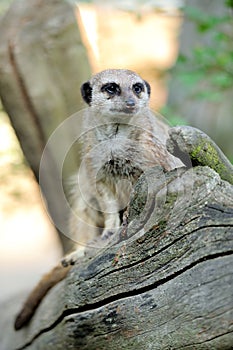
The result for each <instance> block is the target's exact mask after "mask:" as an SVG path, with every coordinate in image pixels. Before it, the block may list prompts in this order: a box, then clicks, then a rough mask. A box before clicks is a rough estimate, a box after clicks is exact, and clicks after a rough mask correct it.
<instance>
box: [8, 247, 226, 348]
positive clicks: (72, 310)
mask: <svg viewBox="0 0 233 350" xmlns="http://www.w3.org/2000/svg"><path fill="white" fill-rule="evenodd" d="M230 255H233V250H229V251H227V252H222V253H215V254H210V255H208V256H205V257H202V258H200V259H198V260H196V261H194V262H192V263H191V264H189V265H187V266H185V267H184V268H182V269H181V270H179V271H176V272H174V273H172V274H171V275H169V276H166V277H164V278H162V279H161V280H160V281H157V282H154V283H152V284H151V285H147V286H144V287H139V288H137V289H135V290H130V291H127V292H122V293H118V294H117V295H114V296H110V297H107V298H105V299H104V300H101V301H98V302H95V303H93V304H86V305H83V306H80V307H75V308H70V309H67V310H64V311H63V312H62V313H61V315H60V316H59V317H58V318H57V319H56V320H55V321H54V322H53V323H52V324H51V325H50V326H48V327H45V328H44V329H42V330H41V331H40V332H39V333H37V334H35V335H34V337H33V338H32V339H31V340H30V341H28V342H27V343H26V344H25V345H23V346H22V347H19V348H16V349H15V350H24V349H26V348H28V347H29V346H30V345H31V344H32V343H33V342H34V341H35V340H36V339H37V338H39V337H40V336H41V335H43V334H44V333H47V332H49V331H51V330H53V329H54V328H55V327H56V326H57V325H58V324H60V323H61V322H62V321H63V320H64V318H65V317H67V316H71V315H73V314H80V313H84V312H87V311H93V310H96V309H98V308H101V307H105V306H107V305H109V304H110V303H113V302H116V301H120V300H122V299H126V298H130V297H136V296H138V295H140V294H143V293H146V292H150V291H151V290H153V289H156V288H158V287H159V286H161V285H163V284H165V283H167V282H169V281H171V280H172V279H174V278H176V277H178V276H180V275H181V274H183V273H185V272H186V271H189V270H191V269H192V268H194V267H195V266H197V265H198V264H201V263H203V262H205V261H207V260H208V261H210V260H214V259H218V258H223V257H226V256H230ZM229 333H230V332H229ZM220 336H222V335H220ZM217 337H218V336H217ZM217 337H215V338H217ZM213 339H214V338H213ZM189 346H190V345H189ZM186 347H187V346H186ZM183 348H185V347H183ZM179 349H180V348H179Z"/></svg>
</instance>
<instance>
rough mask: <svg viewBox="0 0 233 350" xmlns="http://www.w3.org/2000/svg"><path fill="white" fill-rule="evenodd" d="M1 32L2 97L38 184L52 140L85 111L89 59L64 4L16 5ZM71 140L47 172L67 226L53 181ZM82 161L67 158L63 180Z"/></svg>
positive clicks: (49, 193) (50, 196) (53, 206)
mask: <svg viewBox="0 0 233 350" xmlns="http://www.w3.org/2000/svg"><path fill="white" fill-rule="evenodd" d="M0 32H1V36H0V97H1V100H2V103H3V106H4V108H5V110H6V111H7V113H8V115H9V117H10V119H11V122H12V125H13V127H14V129H15V131H16V134H17V136H18V139H19V141H20V144H21V147H22V150H23V152H24V155H25V157H26V159H27V160H28V163H29V165H30V166H31V168H32V170H33V172H34V174H35V176H36V178H37V180H38V181H39V168H40V160H41V155H42V152H43V150H44V147H45V145H46V143H47V141H48V139H49V137H50V135H51V134H52V132H53V131H54V130H55V129H56V128H57V126H58V125H60V123H62V121H64V120H65V119H66V118H67V117H69V116H70V115H72V114H73V113H75V112H77V111H78V110H80V109H81V108H82V107H83V104H82V102H81V101H82V98H81V94H80V92H79V88H80V86H81V84H82V83H83V81H85V80H87V79H88V78H89V76H90V74H91V73H90V66H89V63H88V57H87V53H86V50H85V47H84V45H83V43H82V40H81V35H80V31H79V28H78V24H77V20H76V17H75V10H74V8H73V6H71V4H70V3H69V1H66V0H65V1H64V0H51V1H46V0H32V1H27V0H21V1H14V2H13V3H12V5H11V7H10V9H9V11H8V12H7V13H6V15H5V16H4V17H3V18H2V20H1V21H0ZM77 127H78V126H77ZM70 139H71V135H69V133H68V132H67V133H65V132H63V137H62V139H61V140H60V143H59V147H60V148H59V147H57V148H56V149H53V150H51V159H50V162H48V163H47V164H46V169H45V170H46V173H47V175H48V176H47V183H46V184H45V186H44V187H45V188H43V192H44V195H45V198H46V201H47V203H48V207H49V211H50V215H51V216H52V218H53V219H54V221H55V222H56V221H59V220H60V221H66V220H67V214H66V208H65V207H64V206H63V203H64V201H62V200H61V198H60V197H59V191H58V190H57V181H56V180H55V179H56V178H57V174H58V159H59V152H60V149H63V148H64V144H65V143H67V142H69V140H70ZM70 143H71V142H70ZM71 144H72V143H71ZM78 156H79V153H78V152H75V153H74V152H73V153H72V152H70V153H69V157H67V159H66V162H65V164H64V167H63V175H64V177H65V178H67V177H69V176H70V175H71V174H72V173H73V172H74V170H75V169H76V164H77V162H79V158H78ZM60 226H61V225H60Z"/></svg>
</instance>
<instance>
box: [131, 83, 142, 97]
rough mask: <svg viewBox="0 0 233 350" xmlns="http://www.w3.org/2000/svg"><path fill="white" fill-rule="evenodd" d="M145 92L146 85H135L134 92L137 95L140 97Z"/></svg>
mask: <svg viewBox="0 0 233 350" xmlns="http://www.w3.org/2000/svg"><path fill="white" fill-rule="evenodd" d="M143 91H144V85H143V84H142V83H136V84H134V85H133V92H135V94H136V95H140V93H141V92H143Z"/></svg>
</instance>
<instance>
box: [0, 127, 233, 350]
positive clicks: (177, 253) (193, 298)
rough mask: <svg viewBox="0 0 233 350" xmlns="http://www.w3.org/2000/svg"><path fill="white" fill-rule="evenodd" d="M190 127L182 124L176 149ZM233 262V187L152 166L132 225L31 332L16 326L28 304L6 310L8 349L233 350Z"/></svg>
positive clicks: (41, 314) (82, 265) (76, 276)
mask: <svg viewBox="0 0 233 350" xmlns="http://www.w3.org/2000/svg"><path fill="white" fill-rule="evenodd" d="M182 130H184V131H183V132H181V131H182ZM190 130H192V129H190V128H187V127H185V128H184V129H182V128H181V127H179V128H174V133H173V134H171V135H172V136H173V142H174V144H175V143H176V145H178V143H180V142H181V141H180V140H181V139H180V136H181V134H182V135H183V138H186V142H188V141H190V140H188V137H189V136H188V135H190V134H191V133H190ZM198 137H199V136H198ZM175 140H176V141H175ZM177 147H178V146H177ZM169 148H170V149H171V142H170V147H169ZM181 148H182V147H181ZM183 149H184V148H183ZM202 160H203V158H202ZM224 161H225V160H224ZM229 169H230V170H231V165H229ZM96 246H97V244H96ZM232 266H233V187H232V185H231V184H230V183H229V182H227V181H224V180H222V179H221V178H220V176H219V174H217V173H216V172H215V171H214V170H213V169H211V168H210V167H207V166H196V167H194V168H192V167H190V168H189V169H188V168H187V167H183V168H180V169H178V170H173V171H171V172H168V173H165V172H164V171H163V170H162V169H161V168H160V167H156V168H151V169H149V170H148V171H147V172H145V173H144V174H143V175H142V176H141V177H140V178H139V180H138V182H137V184H136V185H135V188H134V190H133V193H132V196H131V199H130V204H129V208H128V222H127V224H126V223H124V225H123V226H122V227H121V228H120V229H119V230H118V232H117V234H116V235H115V236H114V237H113V238H112V239H111V241H110V242H109V244H108V245H107V246H106V247H104V248H102V249H101V248H99V249H93V248H92V251H91V254H90V253H89V254H88V253H87V255H86V256H85V257H84V258H83V259H82V260H80V261H79V262H78V264H76V265H75V266H74V267H73V268H72V269H71V271H70V273H69V275H68V276H67V278H66V279H65V280H63V281H62V282H60V283H59V284H58V285H57V286H56V287H54V288H53V289H52V290H51V291H50V292H49V293H48V294H47V296H46V297H45V298H44V300H43V301H42V303H41V305H40V307H39V308H38V310H37V311H36V313H35V315H34V317H33V318H32V320H31V322H30V323H29V325H28V326H26V327H25V328H23V329H22V330H20V331H18V332H15V331H14V330H13V323H14V317H15V315H16V313H17V312H18V310H19V309H20V306H21V303H22V299H20V300H19V298H18V300H17V301H16V299H15V300H13V301H11V302H9V303H6V304H5V305H4V307H3V310H2V316H3V317H2V321H1V324H0V328H1V333H2V335H1V336H0V347H1V349H5V350H16V349H17V350H19V349H36V350H37V349H41V350H44V349H51V350H52V349H83V350H84V349H86V350H92V349H93V350H97V349H98V350H105V349H110V350H118V349H127V350H130V349H140V350H141V349H142V350H149V349H155V350H156V349H161V350H164V349H211V350H213V349H214V350H215V349H232V346H233V272H232Z"/></svg>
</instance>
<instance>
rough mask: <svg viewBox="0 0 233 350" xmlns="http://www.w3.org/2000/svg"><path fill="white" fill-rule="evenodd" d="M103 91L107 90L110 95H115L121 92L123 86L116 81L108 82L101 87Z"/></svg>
mask: <svg viewBox="0 0 233 350" xmlns="http://www.w3.org/2000/svg"><path fill="white" fill-rule="evenodd" d="M101 91H102V92H107V94H108V95H109V96H111V97H112V96H115V95H120V94H121V88H120V86H119V85H118V84H116V83H107V84H104V85H103V86H102V87H101Z"/></svg>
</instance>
